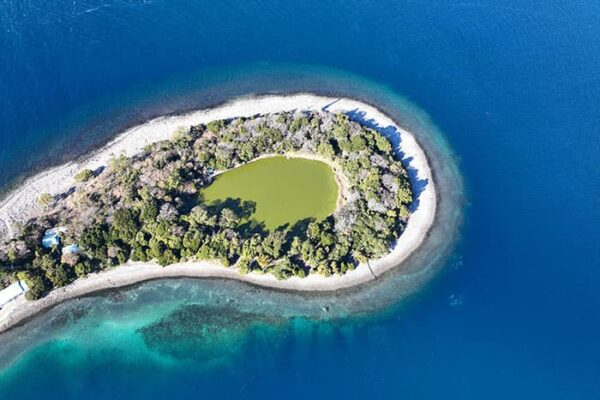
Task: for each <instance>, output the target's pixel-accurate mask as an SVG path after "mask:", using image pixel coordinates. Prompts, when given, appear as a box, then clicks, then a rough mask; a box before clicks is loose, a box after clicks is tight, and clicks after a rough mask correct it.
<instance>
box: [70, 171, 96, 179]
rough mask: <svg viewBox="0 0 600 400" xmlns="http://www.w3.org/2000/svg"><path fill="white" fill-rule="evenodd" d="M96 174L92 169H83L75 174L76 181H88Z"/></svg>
mask: <svg viewBox="0 0 600 400" xmlns="http://www.w3.org/2000/svg"><path fill="white" fill-rule="evenodd" d="M93 176H94V173H93V172H92V170H91V169H82V170H81V171H79V172H78V173H77V175H75V181H76V182H87V181H89V180H90V179H92V177H93Z"/></svg>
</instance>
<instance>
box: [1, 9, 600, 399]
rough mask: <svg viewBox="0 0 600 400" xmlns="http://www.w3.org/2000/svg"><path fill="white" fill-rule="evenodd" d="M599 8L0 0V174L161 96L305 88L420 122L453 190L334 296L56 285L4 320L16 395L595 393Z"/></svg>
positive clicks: (81, 143) (10, 176)
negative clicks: (58, 302)
mask: <svg viewBox="0 0 600 400" xmlns="http://www.w3.org/2000/svg"><path fill="white" fill-rule="evenodd" d="M598 15H600V6H599V5H598V4H597V3H596V2H590V1H574V2H569V3H568V4H567V3H564V2H559V1H553V0H551V1H544V2H541V1H524V0H509V1H506V2H502V3H500V2H495V1H486V0H484V1H480V2H466V3H465V2H460V3H457V2H453V1H449V0H441V1H436V2H415V1H394V2H392V1H380V2H375V3H367V2H357V1H346V2H343V3H340V2H330V1H319V2H316V1H312V0H308V1H303V2H291V1H283V2H267V1H253V2H236V1H233V2H226V3H222V4H220V3H218V4H212V2H210V3H209V2H204V1H194V2H192V1H178V2H174V1H150V0H144V1H142V0H140V1H137V0H128V1H122V0H118V1H117V0H105V1H93V0H88V1H77V2H63V1H57V2H52V3H40V2H37V1H32V0H25V1H9V0H5V1H3V2H0V27H1V29H0V50H1V54H2V56H1V57H0V93H2V95H1V96H0V186H2V187H4V188H6V187H7V184H9V183H10V182H14V180H15V179H18V177H19V176H21V175H22V174H27V173H29V172H31V171H34V170H36V169H39V168H43V166H44V165H48V164H53V163H56V162H59V161H64V160H66V159H70V158H72V157H75V156H77V155H80V154H82V153H84V152H86V151H87V150H89V149H90V148H94V147H97V146H98V145H101V144H103V143H105V142H106V141H107V140H109V139H110V137H111V135H112V134H114V132H116V131H118V130H119V129H120V128H123V127H126V126H129V125H131V124H134V123H136V122H139V121H144V120H146V119H148V118H150V117H152V116H156V115H161V114H165V113H171V112H177V111H181V110H185V109H190V108H197V107H202V106H209V105H213V104H216V103H219V102H221V101H224V100H226V99H228V98H230V97H232V96H236V95H243V94H249V93H265V92H277V93H281V92H296V91H303V90H309V91H315V92H319V93H325V94H344V95H350V96H356V97H359V98H361V99H363V100H366V101H370V102H373V103H375V104H377V105H379V106H381V107H382V108H383V109H384V110H385V111H386V112H388V113H390V114H391V115H392V116H394V117H395V118H396V119H397V120H398V121H399V122H401V123H402V124H404V125H406V126H407V127H409V128H411V129H413V130H415V131H416V132H417V133H418V134H420V135H421V136H420V137H421V138H422V140H424V141H425V142H424V144H425V145H427V147H428V148H429V149H434V151H435V152H436V153H435V154H434V156H435V157H434V160H438V161H437V162H439V165H438V168H437V170H436V171H437V173H438V174H441V176H440V178H442V179H441V181H443V182H446V183H447V185H448V186H447V187H446V188H445V193H449V194H448V195H447V196H446V200H451V201H450V202H449V203H444V204H445V206H446V207H447V208H446V212H445V213H444V214H443V215H444V218H446V223H442V224H439V227H440V230H439V231H437V234H436V235H434V236H433V239H434V240H432V241H430V242H429V244H430V246H432V248H435V249H437V250H436V251H425V252H424V254H425V255H426V257H424V256H423V254H421V256H420V257H418V258H415V259H414V260H413V263H412V264H411V265H410V268H411V271H412V272H413V274H412V275H411V278H410V279H402V278H399V277H398V276H390V277H387V279H385V280H382V282H379V283H378V284H377V285H373V286H370V287H367V288H365V289H363V290H361V291H360V292H358V293H350V294H343V295H335V296H330V297H325V298H321V297H319V298H312V297H311V298H305V297H302V296H290V295H287V294H281V293H275V294H273V293H271V294H267V293H263V292H261V291H259V290H257V289H254V288H250V287H247V286H243V285H239V284H234V283H223V282H216V281H201V282H197V281H187V280H172V281H164V282H153V283H147V284H144V285H141V286H140V287H137V288H132V289H131V290H126V291H123V292H117V293H111V294H106V295H102V296H92V297H89V298H85V299H82V300H79V301H77V302H71V303H66V304H64V305H62V306H59V307H57V308H56V309H54V310H53V311H51V312H49V313H48V314H46V315H45V316H43V317H41V318H38V319H35V320H33V321H31V322H30V323H28V324H26V325H24V326H23V327H22V328H20V329H17V330H14V331H12V332H10V333H9V334H6V335H2V336H0V364H2V366H3V367H2V371H1V372H0V398H4V397H6V398H14V399H18V398H31V397H33V396H44V397H45V398H98V399H105V398H123V397H128V398H165V397H186V396H187V397H192V396H193V397H200V396H211V397H215V398H273V397H281V396H283V395H285V396H286V397H288V398H306V397H307V396H311V397H315V398H321V397H329V398H331V397H336V398H337V397H348V398H362V397H367V396H369V397H372V398H400V397H403V398H425V399H437V398H452V399H481V398H486V399H495V398H498V399H505V398H515V399H521V398H522V399H529V398H547V399H564V398H570V399H596V398H598V397H599V396H600V383H599V382H600V380H599V379H598V376H600V364H599V363H598V360H599V359H600V347H599V345H598V341H597V337H598V335H599V334H600V330H599V329H600V323H599V322H600V321H599V319H598V313H597V310H598V308H599V306H600V300H599V298H598V296H597V291H598V285H599V284H600V274H599V273H598V269H597V265H598V264H599V263H600V252H599V250H598V246H597V244H596V241H597V239H596V238H597V237H598V226H597V221H598V220H600V215H599V209H598V207H597V204H596V203H597V199H598V197H599V195H600V192H599V191H600V177H599V174H598V169H597V168H596V160H597V159H598V156H599V147H598V138H597V136H598V135H597V133H598V126H599V124H600V119H599V116H600V109H599V107H598V102H597V99H596V97H597V96H596V94H597V93H598V91H599V89H600V80H599V79H598V74H597V66H598V65H599V64H600V51H599V50H598V46H597V45H596V42H597V38H598V37H599V36H600V23H599V21H598ZM342 71H343V72H342ZM373 82H377V84H375V83H373ZM398 93H399V94H402V95H403V96H404V97H399V96H397V95H396V94H398ZM406 99H409V100H410V103H408V102H407V100H406ZM413 104H416V105H417V106H414V105H413ZM421 110H426V112H427V113H424V112H423V111H421ZM441 132H443V134H442V133H441ZM31 149H35V151H31ZM450 160H455V161H456V163H457V164H458V166H459V169H460V174H459V173H458V170H457V169H456V168H455V167H456V165H455V164H453V163H451V162H450ZM460 176H462V177H463V178H464V188H463V185H462V183H461V182H462V180H461V179H460ZM465 199H466V200H465ZM443 200H444V199H443ZM465 201H466V202H465ZM454 204H461V205H462V206H460V207H458V208H456V207H453V205H454ZM452 211H454V212H452ZM463 219H464V224H463V228H462V229H461V230H460V233H459V234H458V235H457V232H456V231H455V230H454V229H452V227H453V226H455V223H454V222H456V221H462V220H463ZM444 229H446V230H444ZM425 250H427V249H425ZM430 250H431V248H430ZM432 275H435V278H433V279H431V277H432ZM422 284H424V286H422ZM415 285H416V286H421V289H420V290H418V291H417V292H412V290H411V289H412V288H413V287H415ZM408 293H413V294H412V296H409V297H408V299H406V300H404V301H401V302H398V301H397V299H398V298H401V297H403V296H404V295H405V294H408ZM257 299H258V300H257ZM327 310H328V311H327ZM186 321H192V322H193V321H195V322H194V323H186Z"/></svg>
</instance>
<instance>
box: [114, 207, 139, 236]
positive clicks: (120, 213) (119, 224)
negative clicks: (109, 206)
mask: <svg viewBox="0 0 600 400" xmlns="http://www.w3.org/2000/svg"><path fill="white" fill-rule="evenodd" d="M138 230H139V225H138V219H137V214H136V212H135V211H134V210H132V209H130V208H122V209H119V210H117V211H115V213H114V214H113V222H112V224H111V227H110V233H111V238H112V239H113V240H121V241H123V242H124V243H128V244H129V243H131V242H133V239H134V238H135V235H136V234H137V232H138Z"/></svg>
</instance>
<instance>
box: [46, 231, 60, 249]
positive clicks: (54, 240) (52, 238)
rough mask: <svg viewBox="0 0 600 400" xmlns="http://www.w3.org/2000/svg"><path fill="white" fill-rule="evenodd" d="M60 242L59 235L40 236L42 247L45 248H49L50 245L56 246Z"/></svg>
mask: <svg viewBox="0 0 600 400" xmlns="http://www.w3.org/2000/svg"><path fill="white" fill-rule="evenodd" d="M59 244H60V236H58V235H57V234H51V235H44V237H43V238H42V247H43V248H45V249H50V248H52V247H56V246H58V245H59Z"/></svg>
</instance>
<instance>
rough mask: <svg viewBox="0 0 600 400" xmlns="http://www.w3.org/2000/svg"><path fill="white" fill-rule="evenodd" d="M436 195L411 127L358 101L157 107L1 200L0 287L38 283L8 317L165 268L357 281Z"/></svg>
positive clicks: (383, 263)
mask: <svg viewBox="0 0 600 400" xmlns="http://www.w3.org/2000/svg"><path fill="white" fill-rule="evenodd" d="M394 143H395V144H394ZM416 183H418V187H415V184H416ZM40 189H48V190H40ZM417 197H418V198H417ZM435 205H436V194H435V189H434V186H433V181H432V173H431V171H430V169H429V165H428V162H427V157H426V156H425V153H424V151H423V150H422V149H421V148H420V147H419V146H418V144H417V142H416V139H415V138H414V136H413V135H411V134H410V133H409V132H407V131H405V130H403V129H401V128H400V127H399V126H398V125H397V124H396V123H395V122H394V121H392V120H391V119H390V118H389V117H387V116H386V115H385V114H383V113H381V112H380V111H379V110H377V109H376V108H375V107H373V106H370V105H368V104H365V103H362V102H359V101H356V100H352V99H345V98H343V99H336V98H328V97H322V96H316V95H312V94H300V95H292V96H264V97H255V98H244V99H238V100H236V101H233V102H231V103H228V104H226V105H223V106H220V107H217V108H215V109H211V110H201V111H198V112H193V113H188V114H184V115H182V116H171V117H164V118H160V119H157V120H153V121H149V122H148V123H146V124H144V125H142V126H140V127H135V128H132V129H131V130H129V131H128V132H125V133H124V134H123V135H121V136H120V137H118V138H117V139H115V141H113V142H111V143H109V144H108V145H107V146H106V147H105V148H104V149H102V150H101V151H99V152H98V153H97V154H94V155H92V156H90V157H89V158H87V159H85V160H82V161H79V162H73V163H69V164H67V165H65V166H61V167H58V168H56V169H54V170H51V171H48V172H46V173H43V174H41V175H39V176H36V177H34V178H32V179H30V180H29V181H28V182H26V183H25V185H24V186H23V187H22V188H20V189H18V190H16V191H14V192H13V193H12V194H11V195H9V196H8V197H7V200H5V201H4V202H3V203H2V204H1V205H0V222H2V223H3V225H2V230H0V233H1V234H2V235H3V237H4V240H3V241H2V243H1V244H0V289H1V288H3V287H12V288H13V289H12V291H11V293H14V288H15V286H14V285H15V284H18V285H19V288H22V289H23V288H24V289H23V290H22V292H23V293H25V296H16V297H14V298H10V299H7V300H6V304H4V305H3V306H4V308H3V309H2V310H0V331H1V330H2V329H6V328H7V327H9V326H11V325H13V324H15V323H18V322H19V321H21V320H22V319H24V318H26V317H27V316H29V315H33V314H34V313H35V312H37V311H39V310H41V309H43V308H45V307H48V306H51V305H53V304H56V303H57V302H59V301H62V300H64V299H67V298H73V297H77V296H80V295H82V294H85V293H89V292H91V291H94V290H100V289H105V288H108V287H116V286H123V285H128V284H131V283H135V282H141V281H144V280H148V279H156V278H161V277H175V276H195V277H221V278H233V279H240V280H245V281H248V282H250V283H254V284H260V285H264V286H271V287H276V288H282V289H290V290H309V291H310V290H338V289H342V288H346V287H350V286H355V285H358V284H360V283H364V282H367V281H369V280H373V279H376V278H377V276H378V275H380V274H381V273H383V272H385V271H387V270H389V269H391V268H393V267H397V266H399V265H400V264H401V263H402V261H403V260H404V259H405V258H406V257H408V256H409V255H410V254H411V253H412V252H413V251H414V250H415V249H416V248H417V247H418V246H419V244H420V243H421V242H422V241H423V240H424V239H425V237H426V235H427V232H428V230H429V228H430V227H431V224H432V223H433V220H434V216H435ZM11 285H12V286H11ZM18 294H20V293H17V295H18ZM23 297H26V298H27V299H29V300H33V301H29V302H26V301H25V300H24V298H23ZM38 299H39V300H38Z"/></svg>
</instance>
